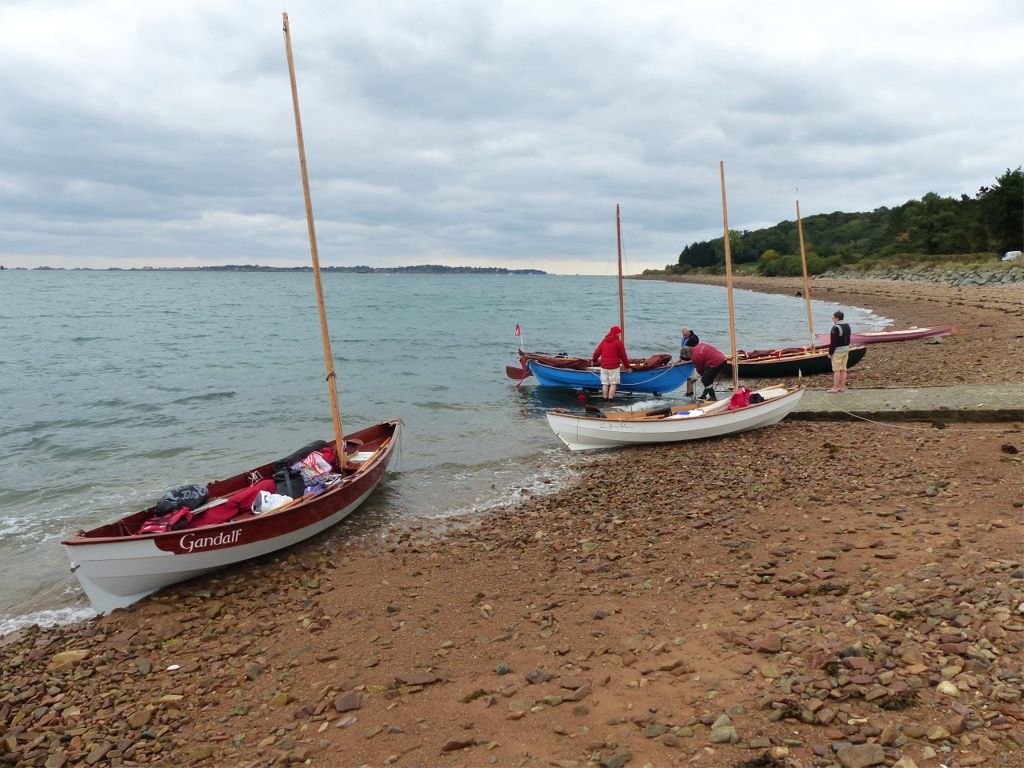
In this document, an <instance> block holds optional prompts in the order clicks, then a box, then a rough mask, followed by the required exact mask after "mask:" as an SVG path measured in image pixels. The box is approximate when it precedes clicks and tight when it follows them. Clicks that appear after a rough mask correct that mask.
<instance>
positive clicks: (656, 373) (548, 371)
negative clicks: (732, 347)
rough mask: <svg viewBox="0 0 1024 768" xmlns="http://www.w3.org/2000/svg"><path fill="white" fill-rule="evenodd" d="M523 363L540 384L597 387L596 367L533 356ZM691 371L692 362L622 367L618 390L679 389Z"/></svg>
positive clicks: (654, 392) (657, 392)
mask: <svg viewBox="0 0 1024 768" xmlns="http://www.w3.org/2000/svg"><path fill="white" fill-rule="evenodd" d="M526 366H527V370H528V371H529V372H530V373H532V374H533V375H534V376H536V377H537V382H538V383H539V384H541V385H542V386H545V387H570V388H572V389H578V390H582V391H584V392H600V391H601V375H600V373H599V372H598V369H596V368H594V369H589V368H588V369H583V370H578V369H573V368H562V367H557V366H553V365H545V364H544V363H541V362H539V361H537V360H528V361H527V363H526ZM692 374H693V364H692V363H675V364H668V365H662V366H658V367H656V368H650V369H647V370H640V371H623V372H622V374H621V375H620V381H619V387H618V391H619V392H631V393H636V394H644V395H663V394H665V393H667V392H673V391H675V390H677V389H679V388H680V387H681V386H683V385H684V384H685V383H686V380H687V379H688V378H690V376H691V375H692Z"/></svg>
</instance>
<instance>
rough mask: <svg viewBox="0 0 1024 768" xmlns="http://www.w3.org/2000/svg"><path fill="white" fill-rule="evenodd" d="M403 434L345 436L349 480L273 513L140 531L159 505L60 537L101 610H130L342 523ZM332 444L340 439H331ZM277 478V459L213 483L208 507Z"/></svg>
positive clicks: (383, 427) (396, 426) (391, 430)
mask: <svg viewBox="0 0 1024 768" xmlns="http://www.w3.org/2000/svg"><path fill="white" fill-rule="evenodd" d="M400 435H401V422H399V421H398V420H397V419H396V420H394V421H388V422H384V423H381V424H377V425H376V426H373V427H370V428H368V429H364V430H361V431H359V432H355V433H353V434H351V435H348V436H347V437H346V438H345V447H346V459H347V460H346V461H345V462H344V463H345V464H346V465H347V468H346V469H345V470H344V471H343V472H342V477H343V479H342V480H341V482H339V483H337V484H336V485H334V486H332V487H330V488H328V489H326V490H325V491H324V492H323V493H320V494H318V495H317V494H308V495H306V496H303V497H301V498H300V499H296V500H295V501H294V502H293V503H291V504H289V505H286V506H283V507H280V508H279V509H277V510H275V511H273V512H265V513H263V514H261V515H255V514H253V513H252V512H251V511H248V510H246V511H243V512H242V513H241V514H239V515H236V516H235V517H234V518H233V519H232V520H230V521H229V522H226V523H221V524H219V525H208V526H200V527H196V528H182V529H180V530H176V531H167V532H164V533H153V534H141V535H140V534H139V529H140V528H141V527H142V525H143V524H144V523H145V522H146V521H147V520H150V519H151V518H152V517H153V515H154V514H155V512H156V509H155V507H150V508H149V509H144V510H142V511H141V512H136V513H135V514H132V515H129V516H127V517H123V518H121V519H120V520H117V521H115V522H113V523H108V524H107V525H101V526H100V527H98V528H93V529H92V530H90V531H79V532H78V534H77V535H76V536H75V537H74V538H73V539H69V540H67V541H64V542H62V544H63V546H64V550H65V552H67V555H68V558H69V559H70V560H71V570H72V572H73V573H74V574H75V576H77V577H78V581H79V582H80V583H81V585H82V588H83V589H84V590H85V593H86V595H88V596H89V601H90V602H91V603H92V605H93V607H94V608H95V609H96V610H97V611H99V612H100V613H110V612H111V611H113V610H114V609H116V608H125V607H127V606H129V605H131V604H132V603H134V602H136V601H138V600H141V599H142V598H143V597H145V596H146V595H148V594H151V593H153V592H156V591H157V590H158V589H160V588H162V587H166V586H169V585H171V584H177V583H178V582H181V581H185V580H187V579H191V578H194V577H195V576H201V575H203V574H204V573H209V572H210V571H214V570H217V569H218V568H223V567H225V566H228V565H234V564H235V563H240V562H243V561H245V560H249V559H251V558H254V557H259V556H261V555H266V554H268V553H270V552H274V551H275V550H278V549H281V548H283V547H287V546H290V545H292V544H295V543H297V542H300V541H303V540H305V539H308V538H309V537H310V536H314V535H316V534H318V533H320V532H321V531H324V530H326V529H328V528H330V527H331V526H332V525H334V524H335V523H338V522H340V521H341V520H343V519H344V518H345V517H347V516H348V515H349V514H350V513H351V512H353V511H354V510H355V509H356V508H358V507H359V505H360V504H362V503H363V501H364V500H365V499H366V497H367V496H369V495H370V494H371V493H372V492H373V490H374V489H375V488H376V487H377V485H378V484H379V483H380V481H381V478H382V477H383V476H384V473H385V472H386V471H387V468H388V465H389V464H390V463H391V459H392V456H393V455H394V451H395V447H396V445H397V444H398V442H399V437H400ZM330 446H331V447H332V448H333V447H334V446H335V443H331V444H330ZM273 476H274V462H269V463H267V464H264V465H263V466H260V467H256V468H255V469H251V470H249V471H248V472H242V473H240V474H237V475H235V476H233V477H229V478H227V479H226V480H219V481H217V482H213V483H210V484H209V485H207V490H208V494H209V499H210V502H211V503H210V504H208V505H206V506H208V507H211V508H212V507H213V503H214V502H216V501H217V500H219V499H226V498H228V497H230V496H232V495H234V494H236V493H238V492H239V491H243V490H245V489H246V488H249V487H250V486H251V485H253V484H254V483H255V482H257V481H258V480H259V479H262V478H272V477H273Z"/></svg>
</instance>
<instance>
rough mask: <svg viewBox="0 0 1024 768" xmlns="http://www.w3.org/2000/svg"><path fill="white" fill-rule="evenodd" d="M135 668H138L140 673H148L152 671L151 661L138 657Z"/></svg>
mask: <svg viewBox="0 0 1024 768" xmlns="http://www.w3.org/2000/svg"><path fill="white" fill-rule="evenodd" d="M135 668H136V669H138V670H139V673H140V674H143V675H148V674H149V673H150V672H152V671H153V663H152V662H151V661H150V660H149V659H139V661H138V663H137V664H136V665H135Z"/></svg>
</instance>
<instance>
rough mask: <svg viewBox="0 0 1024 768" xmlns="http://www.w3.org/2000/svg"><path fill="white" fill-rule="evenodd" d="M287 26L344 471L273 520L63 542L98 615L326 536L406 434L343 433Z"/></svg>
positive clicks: (129, 531)
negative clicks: (283, 548)
mask: <svg viewBox="0 0 1024 768" xmlns="http://www.w3.org/2000/svg"><path fill="white" fill-rule="evenodd" d="M283 16H284V39H285V50H286V52H287V56H288V72H289V76H290V79H291V88H292V103H293V106H294V110H295V133H296V138H297V142H298V149H299V165H300V168H301V171H302V190H303V195H304V198H305V204H306V223H307V226H308V229H309V246H310V253H311V256H312V261H313V277H314V282H315V284H316V293H317V305H318V308H319V314H320V331H321V336H322V338H323V346H324V362H325V364H326V366H327V383H328V387H329V391H330V400H331V415H332V417H333V422H334V441H333V442H331V443H330V444H329V445H330V446H331V447H332V448H333V449H334V450H335V454H336V456H337V465H336V466H334V467H332V470H333V479H332V483H333V484H331V485H329V486H327V487H325V488H324V489H323V490H319V489H316V490H313V489H307V493H306V494H305V495H303V496H302V497H301V498H297V499H294V500H293V501H292V502H291V503H290V504H287V505H285V506H283V507H280V508H279V509H277V510H275V511H273V512H267V513H264V514H261V515H258V516H257V515H255V514H253V513H252V512H251V511H250V510H248V509H242V510H240V511H239V513H238V514H236V515H235V517H233V518H232V519H231V520H229V521H227V522H224V523H219V524H213V525H197V526H195V527H185V528H182V529H179V530H170V531H166V532H163V533H154V534H143V535H140V533H139V529H140V527H141V526H142V525H143V523H145V522H146V521H148V520H149V519H150V518H151V517H152V516H153V514H154V512H155V509H156V508H155V507H151V508H149V509H145V510H142V511H141V512H136V513H134V514H132V515H128V516H127V517H124V518H121V519H120V520H117V521H116V522H113V523H109V524H107V525H103V526H100V527H99V528H94V529H93V530H90V531H79V532H78V534H76V536H75V537H74V538H72V539H69V540H67V541H64V542H63V546H64V549H65V551H66V552H67V554H68V557H69V558H70V559H71V561H72V563H71V570H72V572H73V573H74V574H75V575H76V576H77V577H78V580H79V582H81V584H82V588H83V589H84V590H85V592H86V594H87V595H88V596H89V600H90V601H91V602H92V604H93V607H95V608H96V610H98V611H100V612H101V613H109V612H110V611H112V610H114V609H115V608H123V607H125V606H128V605H131V604H132V603H134V602H135V601H137V600H139V599H141V598H143V597H145V596H146V595H148V594H150V593H152V592H155V591H156V590H158V589H160V588H161V587H165V586H168V585H170V584H175V583H177V582H180V581H185V580H186V579H190V578H192V577H194V576H199V575H201V574H204V573H208V572H210V571H213V570H216V569H218V568H223V567H224V566H227V565H232V564H234V563H238V562H241V561H244V560H248V559H249V558H253V557H258V556H260V555H265V554H267V553H269V552H273V551H275V550H278V549H281V548H282V547H287V546H289V545H291V544H294V543H296V542H299V541H302V540H304V539H307V538H309V537H310V536H313V535H315V534H317V533H320V532H321V531H323V530H325V529H327V528H329V527H330V526H332V525H334V524H335V523H337V522H339V521H340V520H342V519H343V518H344V517H345V516H346V515H348V514H349V513H351V512H352V511H353V510H355V509H356V508H358V507H359V505H360V504H362V503H363V501H365V500H366V498H367V496H369V495H370V493H372V492H373V490H374V489H375V488H376V487H377V485H378V484H379V483H380V481H381V478H382V477H383V476H384V472H385V471H386V470H387V468H388V465H389V463H390V462H391V458H392V456H393V454H394V450H395V446H396V445H397V443H398V439H399V436H400V433H401V422H400V421H399V420H398V419H393V420H391V421H386V422H382V423H380V424H377V425H375V426H372V427H369V428H368V429H363V430H361V431H359V432H356V433H354V434H351V435H349V436H348V437H347V438H346V437H345V436H344V435H343V433H342V424H341V416H340V414H339V411H338V391H337V386H336V383H335V379H336V376H335V372H334V360H333V357H332V355H331V345H330V336H329V334H328V331H327V313H326V310H325V308H324V299H323V287H322V284H321V281H320V261H319V257H318V254H317V247H316V232H315V229H314V226H313V207H312V204H311V202H310V194H309V178H308V175H307V173H306V150H305V146H304V143H303V140H302V121H301V119H300V117H299V96H298V89H297V87H296V84H295V65H294V61H293V58H292V46H291V35H290V31H289V27H288V14H287V13H286V14H284V15H283ZM274 470H275V462H273V461H271V462H268V463H266V464H263V465H261V466H259V467H256V468H254V469H250V470H248V471H246V472H242V473H240V474H237V475H234V476H233V477H229V478H227V479H226V480H220V481H216V482H213V483H210V484H208V485H207V492H208V495H209V499H210V503H209V504H207V505H206V507H208V508H210V509H216V508H217V506H216V505H217V504H218V502H222V501H224V500H228V499H230V498H231V497H233V496H235V495H236V494H239V493H240V492H245V491H246V490H252V489H251V486H252V485H254V484H255V483H256V482H257V481H258V480H259V479H262V478H272V476H273V473H274ZM197 511H198V510H197ZM194 520H195V521H199V522H201V521H202V515H197V516H196V518H195V519H194Z"/></svg>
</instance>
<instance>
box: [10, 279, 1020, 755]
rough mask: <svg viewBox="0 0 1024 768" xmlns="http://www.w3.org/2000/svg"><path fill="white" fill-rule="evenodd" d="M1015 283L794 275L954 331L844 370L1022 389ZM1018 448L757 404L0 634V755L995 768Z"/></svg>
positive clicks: (1006, 681)
mask: <svg viewBox="0 0 1024 768" xmlns="http://www.w3.org/2000/svg"><path fill="white" fill-rule="evenodd" d="M715 279H716V278H708V279H707V280H708V281H709V282H710V281H714V280H715ZM737 287H738V288H747V289H752V290H761V291H769V292H778V293H789V294H790V295H792V294H793V293H794V292H795V291H796V290H798V289H800V288H801V287H802V281H798V280H789V279H785V278H740V279H739V280H737ZM1021 293H1022V291H1021V288H1020V287H1019V286H1015V285H1014V286H984V287H970V286H968V287H956V286H948V285H935V284H922V283H901V282H883V281H870V280H863V281H850V280H841V281H840V280H835V281H830V280H815V281H813V283H812V294H813V295H814V296H815V297H816V298H823V299H828V300H830V301H836V302H839V303H840V304H843V303H847V302H848V303H850V304H851V305H853V306H861V307H868V308H870V309H873V310H875V311H876V312H877V313H879V314H883V315H885V316H887V317H891V318H893V319H894V321H895V327H904V326H906V325H910V324H914V325H931V324H943V325H944V324H950V323H952V324H954V325H956V327H957V328H958V329H959V330H961V331H963V332H964V333H963V334H962V335H956V336H953V337H951V338H949V339H945V340H944V343H942V344H938V345H926V344H924V343H923V342H913V343H903V344H887V345H875V346H874V347H872V348H871V349H870V350H869V354H868V356H867V357H866V358H865V360H864V362H863V363H861V364H860V365H859V366H857V367H856V368H854V369H853V370H852V371H851V374H850V385H851V386H852V387H858V386H878V385H883V386H884V385H890V384H891V385H896V384H899V385H903V386H920V385H923V384H942V383H967V384H971V383H1002V382H1020V381H1021V379H1022V378H1024V366H1022V357H1024V356H1022V351H1024V350H1022V346H1021V345H1022V338H1021V337H1022V335H1024V331H1022V311H1024V310H1022V302H1021ZM821 330H827V329H821ZM821 378H823V379H824V378H826V377H821ZM809 383H810V385H811V386H822V387H827V386H828V384H829V382H827V381H820V382H819V381H815V380H812V381H810V382H809ZM1021 451H1024V439H1022V434H1021V428H1020V425H1019V424H1012V425H1010V424H979V425H969V426H968V425H965V426H955V427H947V428H944V429H937V428H935V427H934V426H932V425H928V424H875V423H867V422H855V423H851V422H842V423H819V422H783V423H781V424H779V425H777V426H775V427H773V428H770V429H766V430H763V431H760V432H754V433H747V434H743V435H738V436H734V437H730V438H726V439H722V440H716V441H712V442H703V443H692V444H679V445H672V446H660V447H650V448H639V449H631V450H623V451H618V452H614V453H600V454H596V455H595V456H594V457H593V458H592V459H590V460H589V461H587V462H585V463H583V464H582V465H581V468H580V470H579V473H578V475H577V477H576V478H575V480H574V481H573V482H571V483H570V484H569V485H568V487H567V488H564V489H562V490H558V491H556V492H554V493H552V494H548V495H533V494H531V493H529V492H525V493H522V494H521V495H520V499H521V501H520V503H518V504H515V505H508V506H505V507H500V508H498V509H495V510H492V511H490V512H489V513H486V514H482V513H481V514H476V515H472V516H464V517H459V518H447V519H444V520H432V521H428V520H423V521H420V522H416V521H415V520H414V521H411V522H408V523H407V524H405V525H403V526H401V527H399V526H394V527H392V528H390V529H387V530H382V531H380V535H379V536H376V537H361V538H360V539H359V540H358V542H356V541H352V542H345V541H344V540H343V541H342V543H341V545H340V546H337V545H334V546H331V547H327V546H326V545H325V544H324V542H323V540H322V539H311V540H310V541H308V542H305V543H304V544H302V545H298V546H296V547H293V548H291V549H289V550H286V551H283V552H280V553H277V554H276V555H273V556H268V557H266V558H262V559H260V560H257V561H253V562H250V563H247V564H245V565H244V566H238V567H235V568H231V569H227V570H224V571H221V572H218V573H216V574H213V575H211V576H209V577H204V578H202V579H197V580H194V581H192V582H187V583H185V584H182V585H178V586H176V587H174V588H171V589H168V590H165V591H163V592H160V593H158V594H156V595H154V596H152V597H150V598H147V599H145V600H143V601H141V602H139V603H138V604H136V605H135V606H132V607H131V608H129V609H127V610H124V611H116V612H115V613H114V614H112V615H110V616H107V617H102V618H97V619H93V620H90V621H86V622H82V623H78V624H75V625H69V626H60V627H37V626H33V627H25V628H22V629H20V630H17V631H14V632H11V633H8V634H7V635H5V636H2V637H0V679H2V684H0V732H2V736H0V763H2V764H4V765H13V766H29V765H32V766H47V768H65V766H76V767H77V766H134V765H146V766H161V767H163V766H177V765H203V766H207V765H208V766H237V767H239V768H241V767H243V766H245V767H247V768H257V767H258V766H259V767H262V766H270V765H284V764H309V765H322V766H372V767H374V768H377V767H379V766H386V765H395V766H407V767H408V768H412V767H413V766H421V767H423V766H459V765H461V766H467V767H468V766H487V765H500V766H517V767H518V768H521V767H522V766H549V765H551V766H559V767H561V768H570V767H571V766H577V767H578V768H583V766H605V767H606V768H611V767H613V766H614V767H618V768H621V767H622V766H625V765H630V766H651V767H652V768H655V767H658V766H672V765H703V766H713V767H715V768H717V767H719V766H742V767H744V768H756V767H758V766H760V767H762V768H764V767H767V766H792V767H794V768H806V767H809V766H843V768H866V767H867V766H880V765H885V766H899V768H911V767H912V766H920V768H925V767H926V766H938V765H940V764H941V765H943V766H947V768H953V767H954V766H974V765H982V766H1021V765H1024V749H1022V745H1024V722H1022V721H1024V714H1022V709H1021V707H1022V703H1021V690H1022V683H1024V671H1022V664H1024V566H1022V544H1024V517H1022V504H1024V494H1022V488H1021V476H1022V472H1021V470H1022V467H1021V456H1022V455H1024V454H1022V453H1021ZM335 541H337V537H335Z"/></svg>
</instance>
